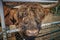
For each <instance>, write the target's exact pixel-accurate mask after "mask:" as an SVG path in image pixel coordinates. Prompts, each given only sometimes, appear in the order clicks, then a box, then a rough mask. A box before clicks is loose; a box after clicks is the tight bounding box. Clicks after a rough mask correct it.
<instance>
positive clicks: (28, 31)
mask: <svg viewBox="0 0 60 40" xmlns="http://www.w3.org/2000/svg"><path fill="white" fill-rule="evenodd" d="M26 33H27V35H28V36H36V35H37V34H38V30H27V31H26Z"/></svg>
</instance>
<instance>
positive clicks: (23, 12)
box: [14, 3, 57, 36]
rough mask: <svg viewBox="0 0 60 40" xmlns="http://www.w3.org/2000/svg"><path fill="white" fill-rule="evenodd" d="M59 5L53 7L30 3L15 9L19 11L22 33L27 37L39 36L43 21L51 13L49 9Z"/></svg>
mask: <svg viewBox="0 0 60 40" xmlns="http://www.w3.org/2000/svg"><path fill="white" fill-rule="evenodd" d="M56 4H57V3H55V4H51V5H43V4H39V3H32V4H31V3H28V4H23V5H20V6H16V7H14V8H18V11H19V27H20V29H21V31H22V32H23V33H24V34H25V35H27V36H37V35H38V33H39V31H40V29H41V28H40V27H41V22H42V19H43V18H44V17H45V15H47V14H48V13H49V9H46V8H51V7H53V6H56Z"/></svg>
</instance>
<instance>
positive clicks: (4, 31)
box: [0, 0, 7, 40]
mask: <svg viewBox="0 0 60 40" xmlns="http://www.w3.org/2000/svg"><path fill="white" fill-rule="evenodd" d="M0 16H1V25H2V32H3V40H7V34H6V27H5V21H4V11H3V4H2V0H0Z"/></svg>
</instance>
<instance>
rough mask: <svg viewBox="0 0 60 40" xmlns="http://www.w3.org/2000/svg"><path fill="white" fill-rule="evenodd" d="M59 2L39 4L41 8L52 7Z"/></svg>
mask: <svg viewBox="0 0 60 40" xmlns="http://www.w3.org/2000/svg"><path fill="white" fill-rule="evenodd" d="M58 3H59V2H56V3H52V4H40V5H41V6H42V7H43V8H52V7H55V6H57V5H58Z"/></svg>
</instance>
